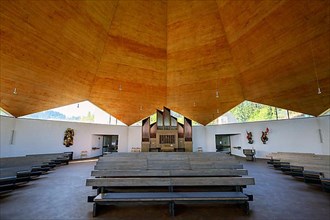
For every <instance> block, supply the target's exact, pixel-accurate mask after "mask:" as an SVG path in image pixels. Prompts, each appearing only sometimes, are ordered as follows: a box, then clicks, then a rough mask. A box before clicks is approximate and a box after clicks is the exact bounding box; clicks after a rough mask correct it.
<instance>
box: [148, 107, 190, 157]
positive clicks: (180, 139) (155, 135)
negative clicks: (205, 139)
mask: <svg viewBox="0 0 330 220" xmlns="http://www.w3.org/2000/svg"><path fill="white" fill-rule="evenodd" d="M156 117H157V119H156V122H154V123H152V124H151V123H150V117H149V118H146V119H144V120H142V144H141V146H142V147H141V151H142V152H150V151H159V152H174V151H176V152H178V151H181V152H192V121H191V120H190V119H189V118H186V117H185V118H184V122H183V124H182V123H179V122H178V120H177V118H175V117H174V116H172V115H171V111H170V109H168V108H166V107H164V110H163V111H160V110H157V113H156Z"/></svg>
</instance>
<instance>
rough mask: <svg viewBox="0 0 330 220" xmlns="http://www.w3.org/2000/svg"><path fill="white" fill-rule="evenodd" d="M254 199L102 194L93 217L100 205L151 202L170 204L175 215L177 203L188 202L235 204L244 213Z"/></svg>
mask: <svg viewBox="0 0 330 220" xmlns="http://www.w3.org/2000/svg"><path fill="white" fill-rule="evenodd" d="M252 200H253V197H252V196H249V195H246V194H244V193H242V192H143V193H136V192H134V193H100V194H99V195H97V196H96V197H95V198H94V202H95V203H94V207H93V216H96V215H97V212H98V210H97V209H98V205H111V204H118V203H123V202H125V203H127V202H133V203H134V204H136V203H137V202H150V203H159V202H162V203H164V202H166V203H169V211H170V214H171V215H172V216H174V215H175V211H174V208H175V207H174V205H175V203H188V202H235V203H240V204H244V211H245V212H246V213H248V212H249V204H248V201H252Z"/></svg>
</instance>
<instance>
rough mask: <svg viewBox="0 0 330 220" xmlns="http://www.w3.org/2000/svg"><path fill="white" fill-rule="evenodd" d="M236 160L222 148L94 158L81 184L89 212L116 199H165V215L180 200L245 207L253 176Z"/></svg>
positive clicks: (251, 198) (159, 201)
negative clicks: (91, 191) (89, 191)
mask: <svg viewBox="0 0 330 220" xmlns="http://www.w3.org/2000/svg"><path fill="white" fill-rule="evenodd" d="M247 175H248V172H247V170H246V169H244V168H243V165H242V164H240V162H239V161H238V160H236V159H235V158H234V157H231V156H229V155H227V154H222V153H193V152H185V153H183V152H162V153H159V152H141V153H113V154H108V155H105V156H103V157H100V158H99V160H98V162H97V163H96V165H95V167H94V170H93V171H92V172H91V176H92V177H91V178H88V179H87V180H86V186H90V187H93V189H96V191H97V193H96V195H93V196H89V197H88V202H92V203H93V216H96V215H97V214H98V213H99V211H100V209H101V208H102V207H104V205H118V204H121V203H133V204H138V203H151V204H154V203H162V204H167V205H168V207H169V213H170V215H171V216H174V215H175V205H176V204H181V203H184V204H186V203H200V202H209V203H210V202H225V203H237V204H239V205H240V206H241V207H242V208H243V209H244V211H245V213H248V212H249V203H248V202H249V201H252V200H253V196H252V195H247V194H245V193H243V189H244V188H245V187H246V186H247V185H254V184H255V181H254V178H252V177H249V176H247Z"/></svg>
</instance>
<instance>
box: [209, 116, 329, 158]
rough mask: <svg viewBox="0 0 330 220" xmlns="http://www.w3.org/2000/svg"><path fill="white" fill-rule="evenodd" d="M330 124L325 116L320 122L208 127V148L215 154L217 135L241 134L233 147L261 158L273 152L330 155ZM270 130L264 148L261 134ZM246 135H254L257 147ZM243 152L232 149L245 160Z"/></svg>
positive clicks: (279, 122)
mask: <svg viewBox="0 0 330 220" xmlns="http://www.w3.org/2000/svg"><path fill="white" fill-rule="evenodd" d="M329 124H330V116H323V117H318V118H304V119H291V120H278V121H263V122H253V123H242V124H226V125H216V126H206V127H205V130H206V132H205V135H206V146H207V151H211V152H212V151H215V135H216V134H240V135H237V136H234V137H232V138H231V140H232V141H233V142H232V146H235V145H239V146H241V147H242V149H245V148H254V149H256V152H257V157H259V158H265V157H266V155H267V154H269V153H270V152H300V153H316V154H328V155H329V154H330V147H329V133H330V131H329ZM267 127H268V128H269V130H270V131H269V134H268V138H269V140H268V142H267V143H266V144H263V143H262V142H261V140H260V137H261V132H262V131H265V130H266V128H267ZM319 129H320V130H321V133H322V139H323V143H321V141H320V135H319ZM246 131H249V132H250V131H251V132H252V134H253V140H254V143H253V144H248V142H247V139H246ZM237 138H238V139H237ZM239 139H240V140H239ZM242 149H241V150H236V149H232V153H233V154H235V155H239V156H243V150H242Z"/></svg>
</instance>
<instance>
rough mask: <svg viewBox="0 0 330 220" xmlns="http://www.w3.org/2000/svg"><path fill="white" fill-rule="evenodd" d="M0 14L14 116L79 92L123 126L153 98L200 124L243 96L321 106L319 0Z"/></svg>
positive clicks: (157, 1) (329, 14)
mask: <svg viewBox="0 0 330 220" xmlns="http://www.w3.org/2000/svg"><path fill="white" fill-rule="evenodd" d="M0 16H1V17H0V19H1V20H0V36H1V60H0V61H1V64H0V71H1V72H0V73H1V102H0V105H1V107H2V108H3V109H5V110H6V111H8V112H9V113H11V114H12V115H14V116H16V117H18V116H23V115H26V114H30V113H35V112H39V111H43V110H47V109H51V108H55V107H59V106H63V105H67V104H71V103H75V102H79V101H83V100H89V101H91V102H92V103H94V104H96V105H97V106H99V107H100V108H102V109H103V110H105V111H106V112H108V113H110V114H111V115H113V116H115V117H116V118H118V119H119V120H121V121H123V122H124V123H126V124H127V125H131V124H133V123H134V122H136V121H139V120H141V119H142V118H145V117H147V116H149V115H150V114H152V113H154V112H155V110H156V109H163V106H166V107H168V108H170V109H172V110H174V111H176V112H179V113H181V114H183V115H185V116H186V117H189V118H191V119H193V120H195V121H197V122H199V123H201V124H204V125H205V124H207V123H209V122H211V121H212V120H213V119H215V118H217V117H218V116H220V115H222V114H224V113H225V112H227V111H229V110H230V109H231V108H233V107H235V106H236V105H238V104H240V103H241V102H242V101H244V100H249V101H254V102H259V103H263V104H267V105H272V106H277V107H280V108H285V109H289V110H293V111H298V112H303V113H306V114H311V115H314V116H317V115H319V114H321V113H322V112H324V111H326V110H327V109H329V108H330V28H329V27H330V1H328V0H302V1H291V0H278V1H277V0H260V1H246V0H235V1H231V0H228V1H226V0H218V1H216V0H196V1H192V0H180V1H177V0H135V1H126V0H104V1H103V0H98V1H92V0H80V1H61V0H56V1H55V0H52V1H50V0H44V1H30V0H8V1H6V0H2V1H1V3H0ZM318 85H319V87H320V89H321V92H322V93H321V94H318ZM14 88H16V90H17V94H16V95H15V94H13V90H14ZM217 91H218V93H219V97H218V98H217V97H216V92H217Z"/></svg>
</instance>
